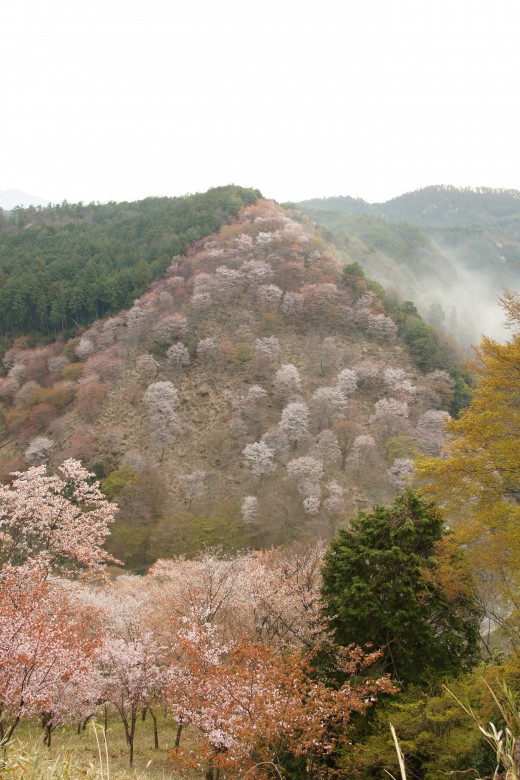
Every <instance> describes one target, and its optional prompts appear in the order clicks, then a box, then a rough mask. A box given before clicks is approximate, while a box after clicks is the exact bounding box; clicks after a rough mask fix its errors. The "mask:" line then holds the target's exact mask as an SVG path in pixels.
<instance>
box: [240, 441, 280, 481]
mask: <svg viewBox="0 0 520 780" xmlns="http://www.w3.org/2000/svg"><path fill="white" fill-rule="evenodd" d="M242 454H243V456H244V461H245V463H246V465H247V466H249V468H250V469H251V471H252V472H253V474H254V475H255V476H257V477H263V476H265V475H266V474H272V472H273V471H275V470H276V463H275V453H274V452H273V450H271V449H270V448H269V447H268V446H267V444H265V443H264V442H261V441H260V442H258V441H256V442H253V443H251V444H247V445H246V446H245V447H244V449H243V450H242Z"/></svg>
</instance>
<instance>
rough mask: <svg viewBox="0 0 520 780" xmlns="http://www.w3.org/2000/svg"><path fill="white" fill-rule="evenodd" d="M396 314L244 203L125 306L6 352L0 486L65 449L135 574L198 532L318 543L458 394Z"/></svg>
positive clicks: (387, 476) (358, 277) (293, 216)
mask: <svg viewBox="0 0 520 780" xmlns="http://www.w3.org/2000/svg"><path fill="white" fill-rule="evenodd" d="M393 317H394V319H393V318H392V317H390V316H388V313H385V310H384V306H383V303H382V302H381V300H380V299H379V298H378V295H377V294H376V292H374V291H373V290H371V289H370V285H369V283H368V282H367V281H366V280H365V279H364V278H363V276H362V274H360V273H359V272H358V270H357V269H356V267H355V266H347V267H346V268H344V267H342V264H341V263H338V261H337V260H336V259H335V258H334V257H333V256H332V255H331V254H330V253H329V252H328V248H327V245H326V244H325V242H324V241H323V238H322V237H321V236H320V234H319V232H317V231H315V230H314V229H313V227H312V225H311V224H310V222H308V221H306V220H302V218H301V216H300V215H298V214H297V213H291V212H287V211H284V210H283V209H281V208H280V207H278V206H276V205H275V204H273V203H270V202H266V201H259V202H258V204H256V205H252V206H248V207H246V208H244V209H242V210H241V212H240V215H239V217H238V218H234V219H231V221H230V222H229V223H228V224H227V225H225V226H223V227H222V228H221V230H220V232H219V233H218V234H214V235H212V236H210V237H207V238H205V239H204V240H202V241H199V242H198V243H195V244H194V245H192V246H191V247H190V248H189V250H188V251H187V252H186V254H185V255H184V256H176V257H174V258H173V260H172V262H171V264H170V266H169V268H168V270H167V273H166V276H165V277H164V278H161V279H158V280H157V281H155V282H154V283H153V284H152V285H151V286H150V288H149V290H148V292H147V293H145V295H143V296H142V297H141V298H139V299H138V300H136V301H135V303H134V304H133V306H132V307H131V308H129V309H128V310H127V311H124V312H121V313H120V314H118V315H117V316H114V317H112V318H109V319H106V320H104V321H98V322H96V323H95V324H94V325H92V327H90V328H89V329H88V330H86V331H84V332H83V334H82V335H81V337H80V338H76V339H72V340H70V341H69V342H67V343H64V342H63V341H58V342H55V343H53V344H49V345H46V346H39V347H36V348H33V349H28V348H26V346H25V344H24V342H23V340H19V341H18V342H17V343H15V344H14V346H13V347H12V348H11V349H9V350H8V351H7V352H6V353H5V355H4V359H3V363H4V367H5V371H6V376H5V377H4V378H3V379H2V380H1V381H0V399H1V402H2V406H1V412H2V417H1V418H0V424H3V428H4V432H3V437H2V446H1V449H0V458H1V460H0V467H1V470H2V472H3V474H4V478H5V476H6V474H7V473H8V472H9V471H11V470H12V469H13V468H25V467H26V466H27V465H28V464H37V463H41V462H45V461H47V460H48V461H49V462H50V464H51V465H52V464H56V463H59V462H61V461H62V460H63V459H64V458H66V457H76V458H79V459H81V460H82V461H83V462H84V463H85V464H86V465H87V466H89V467H90V468H93V469H94V470H95V471H96V472H97V473H98V475H99V476H101V477H102V478H103V480H104V481H103V486H104V489H105V491H106V493H107V495H109V496H110V497H111V498H113V499H114V500H117V502H118V504H119V506H120V508H121V511H120V515H119V520H118V521H117V523H116V525H115V528H114V533H113V537H112V542H111V545H112V551H113V552H114V553H115V554H116V555H117V556H118V557H122V558H124V559H125V560H126V561H127V563H128V564H129V565H130V566H131V567H133V568H136V569H138V570H141V569H142V568H143V567H145V566H146V565H147V564H149V563H150V562H152V561H153V560H155V559H156V558H157V557H159V556H161V557H165V556H168V555H171V554H174V553H185V554H188V555H190V554H193V553H194V552H195V551H196V550H197V549H199V548H200V547H201V546H202V545H204V544H206V543H209V544H220V545H223V546H224V547H225V548H227V549H237V548H241V547H246V546H266V545H271V544H279V543H282V542H286V541H290V540H294V539H309V538H316V537H317V536H322V537H328V536H330V534H331V533H332V532H333V531H334V529H335V527H336V526H337V525H338V524H340V523H342V522H344V519H345V517H346V516H348V515H349V514H350V513H352V512H353V511H355V509H357V508H360V507H362V508H367V507H369V506H370V505H371V504H372V503H373V502H374V501H386V500H389V499H390V498H391V497H392V496H393V495H395V493H396V491H397V490H398V489H399V488H400V487H401V486H402V485H403V484H404V483H405V482H406V479H407V476H408V474H409V468H410V461H409V457H410V455H411V454H412V453H413V452H415V451H416V450H417V449H419V450H422V451H423V452H428V453H433V452H436V451H437V450H438V447H439V445H440V442H441V439H442V431H441V428H442V421H443V419H444V418H445V416H446V411H445V410H446V409H447V408H449V406H450V404H451V403H452V401H453V398H454V394H455V392H456V390H457V387H456V385H455V381H454V380H453V378H452V377H451V376H450V375H449V374H448V373H446V371H444V370H441V369H440V368H439V364H438V363H436V362H435V355H436V354H437V353H435V352H432V351H431V350H432V344H433V345H434V346H435V344H434V341H433V340H432V339H433V336H432V333H431V331H430V330H429V329H427V328H425V326H424V324H423V323H421V321H420V319H418V318H417V316H416V315H415V313H414V310H413V307H409V306H408V307H401V308H397V309H396V310H395V313H394V315H393ZM400 334H402V335H400ZM404 338H406V339H407V340H408V343H409V344H410V345H411V346H412V348H413V349H414V350H415V352H416V354H417V357H418V359H419V360H420V361H421V365H423V366H424V367H425V368H424V372H423V371H421V370H419V368H418V364H417V362H416V360H415V359H414V357H413V356H412V353H411V352H410V349H409V347H408V346H407V344H406V343H405V341H404ZM436 349H437V352H438V354H439V355H440V354H442V349H441V348H440V347H439V346H438V345H437V347H436Z"/></svg>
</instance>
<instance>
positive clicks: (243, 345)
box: [235, 341, 255, 363]
mask: <svg viewBox="0 0 520 780" xmlns="http://www.w3.org/2000/svg"><path fill="white" fill-rule="evenodd" d="M254 354H255V350H254V348H253V346H252V345H251V344H248V343H247V341H239V342H238V343H237V344H235V357H236V359H237V360H238V361H239V363H247V362H248V361H249V360H251V359H252V357H253V356H254Z"/></svg>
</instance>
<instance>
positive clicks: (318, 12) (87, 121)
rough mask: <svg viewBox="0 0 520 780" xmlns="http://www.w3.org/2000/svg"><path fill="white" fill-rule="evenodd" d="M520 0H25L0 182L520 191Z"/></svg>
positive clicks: (5, 64)
mask: <svg viewBox="0 0 520 780" xmlns="http://www.w3.org/2000/svg"><path fill="white" fill-rule="evenodd" d="M519 29H520V2H519V0H493V1H491V0H486V2H481V0H473V2H469V0H449V1H447V0H435V2H433V0H341V1H340V0H337V1H336V0H319V2H318V0H315V1H314V2H308V1H307V0H261V1H260V2H256V3H255V2H251V1H250V0H249V1H248V0H167V1H166V0H143V1H142V2H134V0H124V1H121V2H120V0H82V1H81V2H78V0H76V1H75V0H23V2H15V0H12V1H11V2H8V3H6V4H4V6H3V8H2V12H1V14H0V65H1V68H2V70H1V73H2V89H1V94H2V100H1V105H2V109H3V111H2V122H1V125H0V128H1V129H0V149H1V151H0V190H7V189H11V188H20V189H22V190H25V191H26V192H29V193H31V194H33V195H40V196H42V197H46V198H49V199H51V200H52V201H53V202H59V201H62V200H63V199H65V198H66V199H67V200H69V201H78V200H83V201H87V202H88V201H92V200H99V201H106V200H134V199H137V198H141V197H145V196H148V195H180V194H184V193H186V192H197V191H204V190H206V189H208V188H209V187H212V186H218V185H221V184H228V183H231V182H233V183H235V184H240V185H243V186H251V187H257V188H259V189H260V190H261V191H262V192H263V194H264V195H265V196H267V197H272V198H275V199H276V200H279V201H284V200H300V199H303V198H309V197H315V196H324V195H338V194H342V195H347V194H348V195H353V196H358V197H363V198H365V199H367V200H370V201H372V202H374V201H382V200H386V199H388V198H391V197H393V196H395V195H399V194H401V193H403V192H406V191H409V190H413V189H417V188H419V187H423V186H426V185H428V184H440V183H444V184H456V185H464V186H479V185H484V186H491V187H507V188H515V189H520V153H519V144H520V107H519V98H518V94H519V84H520V78H519V77H520V44H519Z"/></svg>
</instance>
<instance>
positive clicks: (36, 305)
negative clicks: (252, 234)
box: [0, 185, 260, 348]
mask: <svg viewBox="0 0 520 780" xmlns="http://www.w3.org/2000/svg"><path fill="white" fill-rule="evenodd" d="M259 195H260V193H259V192H258V190H251V189H246V188H243V187H236V186H234V185H229V186H225V187H214V188H212V189H210V190H209V191H208V192H206V193H197V194H194V195H187V196H184V197H177V198H146V199H145V200H141V201H137V202H134V203H125V202H124V203H105V204H99V203H97V204H96V203H90V204H88V205H84V204H82V203H78V204H70V203H61V204H59V205H56V206H49V207H46V208H40V209H36V208H34V207H29V208H26V209H16V211H14V212H12V213H10V214H2V213H0V334H2V336H0V348H1V346H2V342H3V344H4V346H5V345H6V344H8V343H9V342H10V341H12V339H13V337H16V336H19V335H26V336H28V337H30V338H32V339H38V338H39V339H42V338H44V339H45V338H46V339H48V338H49V337H51V338H52V337H53V336H54V337H55V336H56V335H58V334H61V335H63V334H65V335H66V334H68V335H71V334H72V333H73V332H74V331H75V329H76V328H77V327H79V326H85V325H87V324H88V323H89V322H92V321H93V320H94V319H96V318H97V317H100V316H105V315H107V314H109V313H116V312H118V311H120V310H121V309H122V308H126V307H128V306H130V305H131V304H132V301H133V300H134V299H135V298H136V297H138V296H139V295H142V293H143V292H144V291H145V290H146V287H147V286H148V284H149V283H150V282H151V281H152V280H153V279H155V278H156V277H157V276H159V275H160V274H163V273H164V272H165V270H166V269H167V267H168V265H169V264H170V262H171V258H172V256H174V255H175V254H177V253H179V252H182V251H184V249H185V248H186V247H187V246H188V245H189V244H190V243H192V242H193V241H196V240H197V239H199V238H201V237H202V236H205V235H208V234H209V233H212V232H213V231H215V230H217V229H218V228H219V227H220V225H222V223H223V222H225V220H226V219H227V218H228V217H229V216H230V215H232V214H236V213H237V212H238V211H239V209H240V208H241V207H242V206H245V205H248V204H250V203H254V202H255V201H256V200H257V198H258V197H259Z"/></svg>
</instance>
